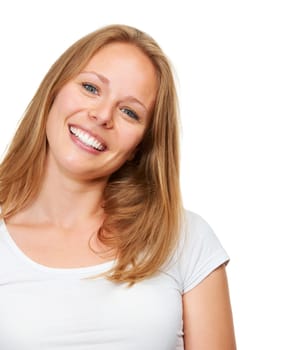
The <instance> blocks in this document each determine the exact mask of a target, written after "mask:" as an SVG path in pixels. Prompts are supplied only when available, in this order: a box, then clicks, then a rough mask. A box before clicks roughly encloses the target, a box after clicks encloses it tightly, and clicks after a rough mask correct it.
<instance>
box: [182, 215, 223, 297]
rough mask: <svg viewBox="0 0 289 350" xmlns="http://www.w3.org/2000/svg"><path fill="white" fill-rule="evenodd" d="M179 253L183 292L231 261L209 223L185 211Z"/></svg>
mask: <svg viewBox="0 0 289 350" xmlns="http://www.w3.org/2000/svg"><path fill="white" fill-rule="evenodd" d="M182 231H183V232H182V239H181V244H180V246H179V254H178V263H177V264H178V271H179V273H180V276H179V277H180V282H181V289H182V293H186V292H188V291H189V290H191V289H192V288H194V287H195V286H196V285H197V284H199V283H200V282H201V281H202V280H203V279H204V278H206V277H207V276H208V275H209V274H210V273H211V272H212V271H214V270H215V269H216V268H217V267H219V266H221V265H222V264H226V263H228V261H229V256H228V254H227V252H226V251H225V249H224V248H223V246H222V245H221V243H220V241H219V239H218V237H217V236H216V234H215V233H214V231H213V230H212V228H211V227H210V226H209V224H208V223H207V222H206V221H205V220H204V219H203V218H202V217H200V216H199V215H197V214H195V213H192V212H189V211H186V212H185V220H184V225H183V230H182Z"/></svg>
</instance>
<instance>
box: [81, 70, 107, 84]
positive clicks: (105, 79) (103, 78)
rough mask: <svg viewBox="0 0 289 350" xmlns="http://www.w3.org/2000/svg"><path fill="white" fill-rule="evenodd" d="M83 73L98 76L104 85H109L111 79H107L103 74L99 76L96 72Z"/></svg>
mask: <svg viewBox="0 0 289 350" xmlns="http://www.w3.org/2000/svg"><path fill="white" fill-rule="evenodd" d="M82 73H86V74H87V73H88V74H93V75H95V76H97V78H98V79H99V80H100V81H102V82H103V83H104V84H107V85H109V83H110V81H109V79H107V78H106V77H105V76H104V75H102V74H99V73H96V72H93V71H83V72H82Z"/></svg>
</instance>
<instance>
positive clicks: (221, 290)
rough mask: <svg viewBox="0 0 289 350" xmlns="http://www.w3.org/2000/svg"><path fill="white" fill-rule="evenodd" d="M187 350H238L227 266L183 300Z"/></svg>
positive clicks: (213, 273)
mask: <svg viewBox="0 0 289 350" xmlns="http://www.w3.org/2000/svg"><path fill="white" fill-rule="evenodd" d="M183 308H184V316H183V318H184V337H185V338H184V339H185V350H236V343H235V336H234V326H233V317H232V310H231V303H230V297H229V288H228V281H227V275H226V269H225V265H222V266H220V267H218V268H217V269H216V270H214V271H213V272H212V273H211V274H210V275H209V276H208V277H206V278H205V279H204V280H203V281H202V282H201V283H200V284H199V285H197V286H196V287H195V288H193V289H191V290H190V291H188V292H187V293H185V294H184V296H183Z"/></svg>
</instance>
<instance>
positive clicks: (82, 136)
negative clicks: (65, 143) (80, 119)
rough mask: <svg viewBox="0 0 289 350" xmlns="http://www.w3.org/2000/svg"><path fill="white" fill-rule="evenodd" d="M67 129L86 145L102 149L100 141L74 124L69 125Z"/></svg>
mask: <svg viewBox="0 0 289 350" xmlns="http://www.w3.org/2000/svg"><path fill="white" fill-rule="evenodd" d="M69 130H70V132H71V133H72V134H73V135H74V136H76V137H77V138H78V139H79V140H80V141H81V142H82V143H84V144H85V145H86V146H89V147H93V148H95V149H97V150H98V151H103V150H104V149H105V146H104V145H103V144H102V143H100V142H99V141H98V140H96V139H95V138H94V137H92V136H90V135H89V134H87V133H86V132H84V131H83V130H81V129H77V128H75V127H74V126H70V127H69Z"/></svg>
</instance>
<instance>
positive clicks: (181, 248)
mask: <svg viewBox="0 0 289 350" xmlns="http://www.w3.org/2000/svg"><path fill="white" fill-rule="evenodd" d="M185 217H186V220H185V221H186V225H184V229H183V230H182V235H181V240H180V243H179V245H178V248H177V249H176V251H175V252H174V254H173V256H172V258H171V259H170V261H169V262H168V263H167V264H166V266H164V267H163V269H162V270H161V271H160V272H159V273H158V274H157V275H155V276H154V277H151V278H148V279H146V280H144V281H142V282H139V283H136V284H135V285H134V286H133V287H128V286H127V285H126V284H116V283H113V282H110V281H108V280H106V279H105V278H103V277H98V278H96V279H93V280H88V279H85V278H86V277H89V276H92V275H95V274H99V273H100V272H104V271H106V270H107V269H109V268H110V267H111V266H112V265H113V264H114V262H113V261H111V262H107V263H104V264H100V265H97V266H91V267H84V268H65V269H64V268H51V267H46V266H43V265H40V264H38V263H36V262H34V261H32V260H31V259H30V258H29V257H27V256H26V255H25V254H24V253H23V252H22V251H21V250H20V249H19V248H18V247H17V245H16V244H15V242H14V241H13V239H12V238H11V236H10V235H9V232H8V231H7V228H6V226H5V222H4V221H0V349H3V350H67V349H71V350H183V349H184V345H183V330H182V295H183V294H184V293H185V292H187V291H189V290H190V289H192V288H194V287H195V286H196V285H197V284H198V283H200V282H201V281H202V280H203V279H204V278H205V277H206V276H207V275H208V274H210V272H212V271H213V270H214V269H216V268H217V267H218V266H220V265H221V264H223V263H225V262H227V261H228V255H227V253H226V252H225V250H224V249H223V247H222V246H221V244H220V242H219V240H218V239H217V237H216V235H215V234H214V232H213V231H212V230H211V228H210V226H209V225H208V224H207V223H206V222H205V221H204V220H203V219H202V218H201V217H200V216H198V215H196V214H194V213H191V212H186V215H185Z"/></svg>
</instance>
